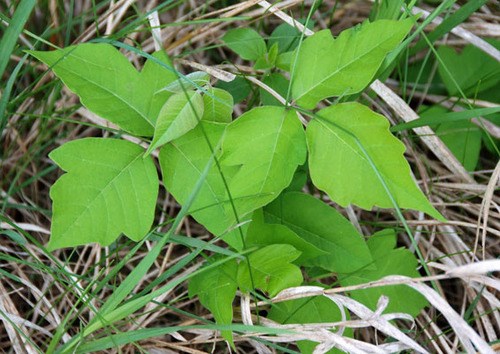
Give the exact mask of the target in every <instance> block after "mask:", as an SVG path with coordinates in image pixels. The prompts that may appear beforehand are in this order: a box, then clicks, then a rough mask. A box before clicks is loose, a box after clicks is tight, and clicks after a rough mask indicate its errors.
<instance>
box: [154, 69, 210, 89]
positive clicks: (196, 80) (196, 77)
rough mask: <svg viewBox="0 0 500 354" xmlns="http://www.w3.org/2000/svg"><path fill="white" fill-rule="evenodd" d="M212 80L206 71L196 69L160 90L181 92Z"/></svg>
mask: <svg viewBox="0 0 500 354" xmlns="http://www.w3.org/2000/svg"><path fill="white" fill-rule="evenodd" d="M209 82H210V76H209V75H208V74H207V73H206V72H204V71H195V72H193V73H189V74H187V75H185V76H181V77H180V78H176V80H175V81H173V82H171V83H169V84H168V85H167V86H165V87H163V88H162V89H161V90H160V91H168V92H171V93H181V92H184V91H187V90H193V89H197V88H198V86H205V85H207V84H208V83H209Z"/></svg>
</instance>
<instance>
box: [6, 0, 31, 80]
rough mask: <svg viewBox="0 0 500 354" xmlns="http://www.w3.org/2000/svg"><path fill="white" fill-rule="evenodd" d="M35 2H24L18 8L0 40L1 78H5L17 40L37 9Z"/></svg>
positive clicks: (29, 0) (28, 0) (25, 0)
mask: <svg viewBox="0 0 500 354" xmlns="http://www.w3.org/2000/svg"><path fill="white" fill-rule="evenodd" d="M35 4H36V1H35V0H22V1H21V2H20V3H19V5H18V6H17V9H16V11H15V12H14V16H12V20H11V21H10V24H9V27H7V29H6V30H5V33H4V34H3V36H2V39H1V40H0V77H2V76H3V74H4V72H5V68H7V64H8V62H9V60H10V55H11V54H12V51H13V50H14V46H15V45H16V42H17V38H18V37H19V34H20V33H21V32H22V30H23V28H24V25H25V24H26V21H28V18H29V16H30V14H31V11H32V10H33V7H35Z"/></svg>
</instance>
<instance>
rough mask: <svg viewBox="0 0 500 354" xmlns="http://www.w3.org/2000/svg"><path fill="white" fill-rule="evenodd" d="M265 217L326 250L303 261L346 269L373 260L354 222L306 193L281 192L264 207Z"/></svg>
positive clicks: (357, 267) (320, 265) (319, 265)
mask: <svg viewBox="0 0 500 354" xmlns="http://www.w3.org/2000/svg"><path fill="white" fill-rule="evenodd" d="M264 217H265V221H266V222H268V223H276V224H282V225H285V226H287V227H288V228H290V229H291V230H292V231H294V232H295V233H296V234H297V235H298V236H299V237H301V238H302V239H303V240H304V241H306V242H308V243H310V244H312V245H314V246H316V247H317V248H318V249H320V250H322V251H323V252H326V253H327V254H326V255H323V256H320V257H317V258H314V259H310V260H307V261H306V262H304V263H302V264H303V265H307V266H318V267H322V268H324V269H326V270H329V271H331V272H339V273H348V272H353V271H355V270H358V269H360V268H362V267H366V266H367V265H368V264H370V262H372V259H371V256H370V251H369V250H368V247H367V246H366V243H365V241H364V239H363V237H362V236H361V235H360V234H359V233H358V232H357V231H356V229H355V228H354V226H352V225H351V223H350V222H349V221H347V220H346V219H345V218H344V217H343V216H342V215H341V214H340V213H339V212H337V211H336V210H335V209H333V208H332V207H330V206H328V205H326V204H325V203H323V202H322V201H320V200H319V199H316V198H314V197H312V196H310V195H308V194H304V193H300V192H288V193H284V194H283V195H282V196H280V197H279V198H278V199H277V200H275V201H274V202H273V203H271V204H269V205H267V206H266V207H265V208H264ZM319 220H321V221H319Z"/></svg>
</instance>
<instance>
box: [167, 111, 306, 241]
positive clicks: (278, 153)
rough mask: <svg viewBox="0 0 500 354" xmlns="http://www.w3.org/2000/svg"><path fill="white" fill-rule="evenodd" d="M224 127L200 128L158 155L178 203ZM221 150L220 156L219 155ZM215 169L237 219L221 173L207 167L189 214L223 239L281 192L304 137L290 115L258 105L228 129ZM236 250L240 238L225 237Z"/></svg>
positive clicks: (301, 150) (208, 124)
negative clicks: (228, 232) (234, 227)
mask: <svg viewBox="0 0 500 354" xmlns="http://www.w3.org/2000/svg"><path fill="white" fill-rule="evenodd" d="M224 129H225V125H223V124H220V123H213V122H208V121H201V122H200V124H199V125H198V126H197V127H196V128H195V129H193V130H192V131H190V132H189V133H187V134H186V135H184V136H182V137H181V138H179V139H176V140H175V141H173V142H172V143H171V144H169V145H166V146H165V147H163V148H162V150H161V152H160V165H161V168H162V172H163V176H164V182H165V186H166V187H167V189H168V190H169V191H170V193H172V195H173V196H174V197H175V199H176V200H177V201H178V202H179V203H181V204H183V203H184V202H185V201H186V200H187V198H188V197H189V195H190V191H191V189H192V188H193V187H194V185H195V183H196V181H197V180H198V178H199V177H200V174H201V171H203V169H204V167H205V165H206V164H207V162H208V161H209V160H210V158H211V156H212V150H211V149H210V147H209V146H208V144H207V142H206V140H205V136H204V133H205V134H207V136H208V138H209V140H210V142H211V146H212V148H215V147H217V146H218V144H219V142H220V139H221V138H222V134H223V132H224ZM221 152H222V154H221ZM216 153H217V156H218V157H219V161H220V167H221V169H222V173H223V175H224V178H225V180H226V182H227V184H228V186H229V190H230V192H231V197H232V199H233V204H234V207H235V209H236V211H237V213H238V219H236V216H235V215H234V211H233V206H232V204H231V202H230V198H229V194H228V193H227V189H226V186H225V184H224V181H223V178H222V176H221V175H220V171H219V170H218V169H217V166H216V164H214V166H212V169H211V170H210V172H209V174H208V176H207V178H206V180H205V182H204V184H203V187H202V188H201V190H200V192H199V194H198V197H197V198H196V200H195V201H194V203H193V205H192V208H191V209H190V213H192V215H193V217H194V218H195V219H196V220H197V221H198V222H200V223H201V224H203V225H204V226H205V227H206V228H207V229H208V230H209V231H210V232H212V233H214V234H215V235H218V236H220V235H223V234H224V233H225V232H227V231H228V230H229V229H230V228H231V227H232V226H234V225H235V224H236V222H237V221H240V222H241V221H243V220H245V219H246V218H248V217H249V216H250V215H251V213H252V212H253V211H254V210H256V209H258V208H260V207H262V206H263V205H265V204H267V203H269V202H270V201H271V200H273V199H274V198H276V197H277V196H278V195H279V193H280V192H281V191H282V190H283V189H284V188H286V187H287V186H288V185H289V184H290V182H291V180H292V178H293V175H294V172H295V169H296V168H297V166H298V165H299V164H301V163H303V162H304V160H305V155H306V149H305V134H304V131H303V129H302V126H301V125H300V122H299V121H298V119H297V117H296V116H295V113H293V111H289V112H287V111H285V110H284V109H281V108H278V107H259V108H255V109H253V110H251V111H248V112H246V113H245V114H243V115H242V116H241V117H240V118H238V119H237V120H236V121H234V122H232V123H231V124H229V125H227V129H226V132H225V135H224V140H223V142H222V149H221V150H218V151H217V152H216ZM225 241H226V242H229V243H230V244H231V245H232V246H233V247H235V248H236V249H241V247H242V244H241V239H239V240H235V239H234V238H231V239H227V240H226V239H225Z"/></svg>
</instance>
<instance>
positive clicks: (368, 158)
mask: <svg viewBox="0 0 500 354" xmlns="http://www.w3.org/2000/svg"><path fill="white" fill-rule="evenodd" d="M307 144H308V148H309V168H310V171H311V178H312V181H313V183H314V184H315V185H316V187H318V188H319V189H321V190H323V191H325V192H326V193H328V195H329V196H330V198H331V199H332V200H333V201H335V202H337V203H339V204H340V205H342V206H347V205H349V204H351V203H352V204H355V205H358V206H360V207H361V208H364V209H367V210H370V209H371V208H372V207H373V206H379V207H382V208H393V207H394V205H393V202H392V201H391V197H390V196H389V195H388V193H387V191H386V189H385V187H384V185H383V184H382V182H381V180H380V178H383V181H384V182H385V184H386V186H387V188H388V189H389V191H390V193H391V194H392V196H393V198H394V200H395V201H396V203H397V205H398V206H399V207H401V208H411V209H416V210H421V211H424V212H425V213H427V214H429V215H431V216H432V217H434V218H436V219H440V220H443V217H442V216H441V214H439V212H437V211H436V209H434V207H433V206H432V205H431V204H430V203H429V201H428V200H427V198H426V197H425V195H424V194H423V193H422V191H421V190H420V189H419V188H418V186H417V185H416V184H415V181H414V180H413V178H412V176H411V171H410V166H409V165H408V162H407V161H406V160H405V159H404V157H403V153H404V150H405V147H404V145H403V144H402V143H401V142H400V141H399V140H398V139H396V138H395V137H394V136H393V135H392V134H391V133H390V132H389V122H388V121H387V119H386V118H385V117H383V116H381V115H379V114H377V113H375V112H373V111H371V110H370V109H369V108H368V107H365V106H363V105H361V104H359V103H355V102H352V103H344V104H338V105H335V106H331V107H328V108H325V109H322V110H321V111H319V112H318V117H317V118H316V119H314V120H313V121H311V122H310V123H309V126H308V127H307ZM372 164H373V165H372Z"/></svg>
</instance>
